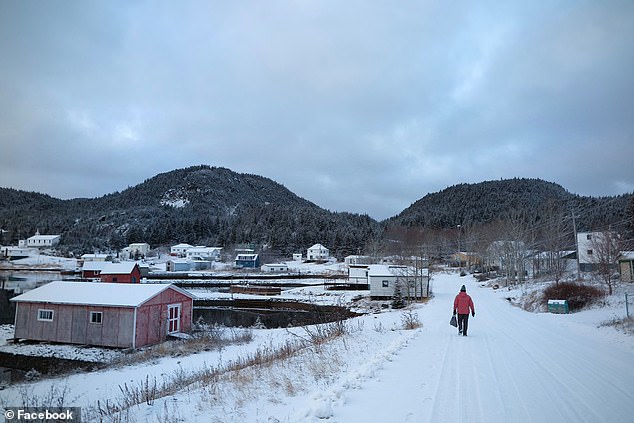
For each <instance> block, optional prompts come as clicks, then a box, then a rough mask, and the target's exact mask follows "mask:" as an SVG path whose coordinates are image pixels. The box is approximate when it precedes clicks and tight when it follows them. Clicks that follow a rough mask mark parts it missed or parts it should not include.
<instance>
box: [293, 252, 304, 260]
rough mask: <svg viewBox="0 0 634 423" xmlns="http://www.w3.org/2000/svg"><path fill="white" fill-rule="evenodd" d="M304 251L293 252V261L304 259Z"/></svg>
mask: <svg viewBox="0 0 634 423" xmlns="http://www.w3.org/2000/svg"><path fill="white" fill-rule="evenodd" d="M302 260H303V257H302V253H293V261H302Z"/></svg>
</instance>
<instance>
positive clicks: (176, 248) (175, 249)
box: [170, 243, 193, 257]
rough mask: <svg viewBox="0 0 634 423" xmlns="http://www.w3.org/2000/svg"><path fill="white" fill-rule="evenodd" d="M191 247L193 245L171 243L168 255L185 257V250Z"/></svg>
mask: <svg viewBox="0 0 634 423" xmlns="http://www.w3.org/2000/svg"><path fill="white" fill-rule="evenodd" d="M192 247H193V245H189V244H184V243H182V244H177V245H173V246H172V247H171V248H170V255H172V256H176V257H185V253H186V252H187V250H188V249H190V248H192Z"/></svg>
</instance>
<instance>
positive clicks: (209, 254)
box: [185, 246, 222, 261]
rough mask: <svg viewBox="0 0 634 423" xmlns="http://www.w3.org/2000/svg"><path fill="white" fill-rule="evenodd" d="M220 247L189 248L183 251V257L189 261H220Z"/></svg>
mask: <svg viewBox="0 0 634 423" xmlns="http://www.w3.org/2000/svg"><path fill="white" fill-rule="evenodd" d="M221 253H222V247H204V246H198V247H191V248H188V249H187V250H185V257H187V258H188V259H191V260H209V261H220V254H221Z"/></svg>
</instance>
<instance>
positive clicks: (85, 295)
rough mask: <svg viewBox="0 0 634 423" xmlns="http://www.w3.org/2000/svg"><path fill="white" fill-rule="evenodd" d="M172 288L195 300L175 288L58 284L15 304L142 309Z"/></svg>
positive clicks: (99, 283) (114, 284) (78, 283)
mask: <svg viewBox="0 0 634 423" xmlns="http://www.w3.org/2000/svg"><path fill="white" fill-rule="evenodd" d="M170 287H171V288H173V289H175V290H177V291H178V292H181V293H182V294H184V295H187V296H188V297H190V298H193V296H192V295H191V294H190V293H188V292H187V291H185V290H183V289H181V288H178V287H177V286H175V285H171V284H131V283H104V282H65V281H55V282H50V283H47V284H46V285H43V286H41V287H39V288H35V289H33V290H31V291H28V292H25V293H24V294H22V295H18V296H17V297H13V298H11V301H16V302H44V303H53V304H77V305H99V306H111V307H138V306H140V305H142V304H143V303H145V302H146V301H148V300H149V299H151V298H153V297H155V296H156V295H157V294H159V293H161V292H163V291H164V290H166V289H168V288H170Z"/></svg>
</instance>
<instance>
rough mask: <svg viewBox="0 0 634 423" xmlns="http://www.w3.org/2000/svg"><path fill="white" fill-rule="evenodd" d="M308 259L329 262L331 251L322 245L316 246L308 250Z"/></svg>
mask: <svg viewBox="0 0 634 423" xmlns="http://www.w3.org/2000/svg"><path fill="white" fill-rule="evenodd" d="M306 257H307V258H308V260H328V258H330V250H328V248H326V247H324V246H323V245H321V244H315V245H313V246H312V247H310V248H309V249H308V254H307V255H306Z"/></svg>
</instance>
